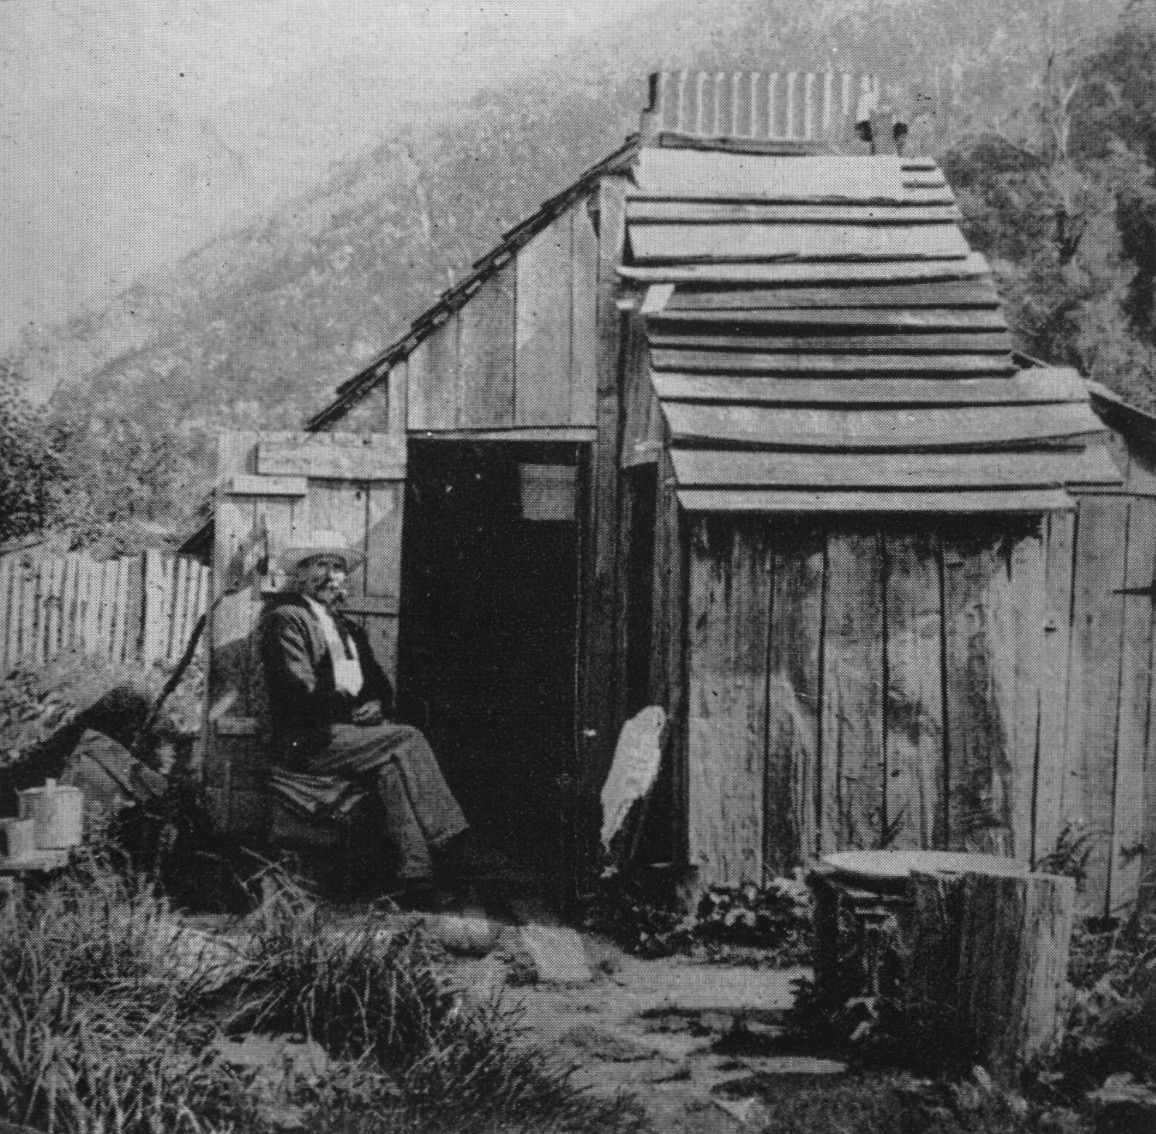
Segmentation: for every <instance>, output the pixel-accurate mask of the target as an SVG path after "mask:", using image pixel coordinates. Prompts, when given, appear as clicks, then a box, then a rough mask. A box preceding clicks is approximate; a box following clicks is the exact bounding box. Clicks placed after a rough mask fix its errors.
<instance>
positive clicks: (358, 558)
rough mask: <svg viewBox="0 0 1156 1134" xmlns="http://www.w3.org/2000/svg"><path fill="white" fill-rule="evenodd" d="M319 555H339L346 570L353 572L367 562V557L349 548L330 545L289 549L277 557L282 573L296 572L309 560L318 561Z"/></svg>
mask: <svg viewBox="0 0 1156 1134" xmlns="http://www.w3.org/2000/svg"><path fill="white" fill-rule="evenodd" d="M319 555H337V556H340V557H341V558H342V559H344V560H345V569H346V570H347V571H352V570H353V569H354V568H355V567H359V566H361V564H362V563H364V562H365V556H364V555H362V554H361V553H360V552H357V551H353V550H351V549H350V548H348V547H336V546H331V545H329V544H314V545H312V546H309V547H287V548H285V550H284V551H282V552H281V554H280V555H279V556H277V563H278V565H279V566H280V567H281V570H282V571H286V572H288V571H296V570H297V568H298V567H300V566H301V564H302V563H304V562H305V561H306V560H307V559H316V558H317V556H319Z"/></svg>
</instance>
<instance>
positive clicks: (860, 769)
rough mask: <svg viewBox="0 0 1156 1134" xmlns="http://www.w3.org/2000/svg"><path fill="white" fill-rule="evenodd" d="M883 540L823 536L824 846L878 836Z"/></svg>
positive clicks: (875, 841)
mask: <svg viewBox="0 0 1156 1134" xmlns="http://www.w3.org/2000/svg"><path fill="white" fill-rule="evenodd" d="M882 581H883V578H882V570H881V549H880V537H879V536H878V534H876V533H874V532H866V531H853V532H846V531H842V532H838V531H833V532H831V533H830V535H829V536H828V540H827V598H826V603H827V609H826V614H825V625H824V630H825V641H824V645H823V659H824V660H823V664H824V673H823V724H822V728H823V765H824V767H823V775H822V783H823V804H822V808H823V832H822V840H823V846H824V847H826V846H830V845H834V846H835V847H837V848H838V849H840V850H843V849H864V850H866V849H872V848H875V847H878V846H879V845H880V841H881V838H882V835H883V828H882V820H883V594H882Z"/></svg>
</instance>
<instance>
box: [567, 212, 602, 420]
mask: <svg viewBox="0 0 1156 1134" xmlns="http://www.w3.org/2000/svg"><path fill="white" fill-rule="evenodd" d="M570 221H571V225H572V245H571V247H572V249H573V254H572V259H571V270H572V272H573V279H572V281H571V296H572V301H573V311H572V314H571V320H570V323H571V340H570V342H571V349H570V355H571V357H570V383H571V385H570V421H571V423H572V424H574V425H595V424H596V423H597V410H596V401H597V393H598V332H597V325H598V237H597V235H596V234H595V232H594V225H593V223H592V222H591V220H590V211H589V207H588V204H587V203H582V204H579V205H576V206H575V207H574V208H573V209H571V210H570Z"/></svg>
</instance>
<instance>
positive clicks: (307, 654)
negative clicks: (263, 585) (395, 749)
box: [258, 595, 393, 735]
mask: <svg viewBox="0 0 1156 1134" xmlns="http://www.w3.org/2000/svg"><path fill="white" fill-rule="evenodd" d="M334 618H335V619H336V621H337V623H338V626H339V627H340V628H341V629H343V630H344V631H347V632H348V634H349V636H350V637H351V639H352V641H353V644H354V646H355V647H356V649H357V654H358V658H359V660H360V662H361V673H362V677H363V679H364V684H363V685H362V687H361V692H360V693H358V695H357V696H356V697H351V696H349V694H348V693H345V692H338V690H337V689H336V687H335V686H334V683H333V662H332V660H331V659H330V656H329V645H328V643H327V642H326V640H325V635H324V633H323V631H322V629H321V625H320V623H319V622H318V621H317V618H316V616H315V615H314V614H313V612H312V611H311V610H310V609H309V606H308V605H307V603H306V602H305V600H304V599H303V598H302V597H301V596H300V595H285V596H282V597H279V598H278V599H276V600H275V601H274V602H273V603H272V604H271V605H270V606H269V607H268V608H266V610H265V612H264V614H262V616H261V621H260V624H259V626H258V637H259V640H260V647H261V661H262V663H263V665H264V668H265V688H266V694H267V696H268V701H269V722H270V724H271V726H272V728H273V730H274V732H275V733H278V734H281V735H285V734H287V733H294V732H296V733H300V732H322V731H325V730H327V729H328V728H329V726H331V725H338V724H351V723H352V721H353V711H354V709H356V708H357V707H358V706H359V705H364V704H366V703H367V702H369V701H380V702H381V709H382V712H383V713H384V714H385V715H386V717H388V716H389V715H390V714H391V713H392V712H393V687H392V686H391V685H390V683H389V678H388V677H386V675H385V673H384V672H383V670H382V668H381V666H380V665H379V664H378V662H377V659H376V658H375V657H374V656H373V650H372V648H371V647H370V644H369V638H368V636H367V635H366V633H365V631H364V630H363V629H362V628H361V627H360V626H358V625H357V623H355V622H353V621H351V620H350V619H348V618H345V617H343V616H342V615H341V614H340V613H339V612H336V611H335V612H334Z"/></svg>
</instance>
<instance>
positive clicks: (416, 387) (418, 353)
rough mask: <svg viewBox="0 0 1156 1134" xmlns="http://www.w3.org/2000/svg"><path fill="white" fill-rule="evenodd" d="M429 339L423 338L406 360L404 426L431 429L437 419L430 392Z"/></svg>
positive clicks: (431, 391)
mask: <svg viewBox="0 0 1156 1134" xmlns="http://www.w3.org/2000/svg"><path fill="white" fill-rule="evenodd" d="M429 371H430V340H429V339H428V338H427V339H424V340H423V341H422V342H420V343H418V345H417V346H416V347H414V349H413V350H412V351H411V352H410V356H409V358H408V359H407V360H406V387H407V388H406V403H405V404H406V423H405V424H406V428H407V429H433V428H435V424H434V423H435V422H437V421H438V413H437V408H436V406H435V405H434V404H433V402H432V399H431V394H432V393H433V390H432V388H431V382H432V379H431V377H430V373H429Z"/></svg>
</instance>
